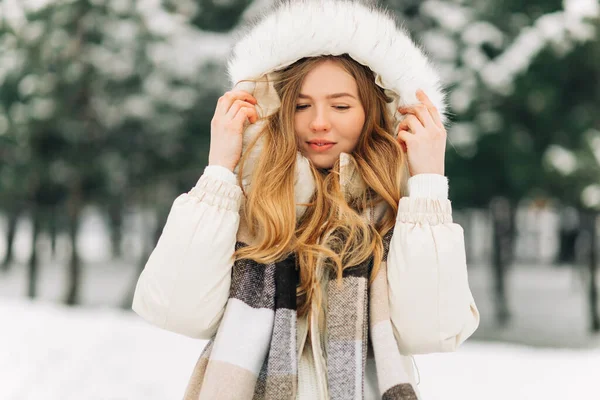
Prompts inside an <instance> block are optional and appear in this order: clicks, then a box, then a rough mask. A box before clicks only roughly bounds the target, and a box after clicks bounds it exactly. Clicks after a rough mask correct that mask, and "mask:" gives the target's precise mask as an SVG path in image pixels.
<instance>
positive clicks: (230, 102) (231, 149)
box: [208, 90, 258, 171]
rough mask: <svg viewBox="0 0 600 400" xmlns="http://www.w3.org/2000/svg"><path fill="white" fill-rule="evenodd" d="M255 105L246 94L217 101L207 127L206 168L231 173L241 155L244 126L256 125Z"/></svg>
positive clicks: (252, 98) (233, 95)
mask: <svg viewBox="0 0 600 400" xmlns="http://www.w3.org/2000/svg"><path fill="white" fill-rule="evenodd" d="M256 103H257V101H256V99H255V98H254V96H252V95H251V94H250V93H248V92H244V91H241V90H236V91H229V92H227V93H225V94H224V95H223V96H221V97H220V98H219V101H218V102H217V107H216V109H215V115H214V116H213V119H212V121H211V123H210V152H209V155H208V165H220V166H223V167H225V168H227V169H229V170H230V171H233V170H234V169H235V167H236V166H237V164H238V162H239V161H240V157H241V155H242V132H243V131H244V127H245V124H246V122H249V123H251V124H253V123H255V122H256V121H258V113H257V112H256V108H255V107H254V106H255V105H256Z"/></svg>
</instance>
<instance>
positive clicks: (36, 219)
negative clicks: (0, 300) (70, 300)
mask: <svg viewBox="0 0 600 400" xmlns="http://www.w3.org/2000/svg"><path fill="white" fill-rule="evenodd" d="M41 218H42V216H41V213H40V211H39V209H38V208H37V206H35V205H34V206H33V210H32V213H31V219H32V225H33V227H32V235H31V255H30V256H29V263H28V269H27V272H28V274H27V275H28V276H27V296H28V297H29V298H31V299H33V298H35V297H36V296H37V281H38V272H39V271H38V270H39V257H38V251H37V239H38V236H39V233H40V225H41Z"/></svg>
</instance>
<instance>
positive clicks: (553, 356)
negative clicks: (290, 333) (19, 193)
mask: <svg viewBox="0 0 600 400" xmlns="http://www.w3.org/2000/svg"><path fill="white" fill-rule="evenodd" d="M0 319H1V320H2V321H5V323H4V324H3V328H2V329H1V330H0V354H2V355H3V356H2V357H0V374H1V375H2V377H3V379H2V382H3V383H2V385H0V398H1V399H5V400H27V399H38V398H43V399H47V400H54V399H56V400H71V399H73V400H75V399H77V400H81V399H86V400H96V399H98V400H100V399H103V400H106V399H115V400H116V399H127V400H135V399H144V400H154V399H156V400H158V399H174V398H181V397H182V394H183V391H184V388H185V385H186V383H187V379H188V377H189V375H190V373H191V371H192V369H193V366H194V364H195V362H196V359H197V357H198V355H199V354H200V352H201V350H202V347H203V346H204V344H205V342H204V341H202V340H196V339H191V338H187V337H184V336H181V335H178V334H174V333H170V332H167V331H163V330H160V329H158V328H155V327H153V326H151V325H149V324H147V323H146V322H144V321H142V320H141V318H139V317H138V316H137V315H135V314H134V313H132V312H126V311H118V310H112V309H108V308H91V307H85V308H66V307H63V306H58V305H54V304H50V303H44V302H29V301H24V300H6V299H4V300H3V301H2V302H0ZM7 322H8V323H7ZM416 361H417V365H418V368H419V373H420V379H421V382H420V385H419V387H420V390H421V392H422V395H423V398H424V399H426V400H453V399H460V400H470V399H473V400H481V399H486V400H496V399H497V400H505V399H511V400H525V399H527V400H532V399H544V400H552V399H557V400H558V399H561V400H562V399H578V400H586V399H590V400H592V399H596V398H597V397H596V396H597V393H598V389H597V385H596V384H595V378H596V374H597V372H598V367H599V366H600V350H598V349H596V350H553V349H534V348H528V347H524V346H515V345H506V344H489V343H487V344H486V343H480V342H476V341H471V342H467V343H466V344H464V345H463V346H462V347H461V348H460V349H459V351H458V352H456V353H448V354H429V355H422V356H417V357H416Z"/></svg>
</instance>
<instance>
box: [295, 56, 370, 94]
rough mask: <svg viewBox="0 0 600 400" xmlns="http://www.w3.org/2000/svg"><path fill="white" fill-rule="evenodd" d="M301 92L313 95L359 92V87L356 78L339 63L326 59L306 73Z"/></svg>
mask: <svg viewBox="0 0 600 400" xmlns="http://www.w3.org/2000/svg"><path fill="white" fill-rule="evenodd" d="M301 92H302V93H303V94H307V95H311V96H313V95H315V96H317V95H327V94H331V93H338V92H349V93H351V94H357V92H358V88H357V86H356V80H355V79H354V78H353V77H352V75H350V74H349V73H348V72H347V71H346V70H345V69H344V68H343V67H342V66H341V65H340V64H339V63H337V62H335V61H331V60H326V61H323V62H320V63H318V64H317V65H315V66H314V67H313V68H312V70H311V71H310V72H309V73H308V74H307V75H306V77H305V78H304V81H303V82H302V88H301ZM309 92H310V93H309Z"/></svg>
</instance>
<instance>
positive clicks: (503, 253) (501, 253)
mask: <svg viewBox="0 0 600 400" xmlns="http://www.w3.org/2000/svg"><path fill="white" fill-rule="evenodd" d="M490 211H491V217H492V232H493V233H492V234H493V243H492V260H491V261H492V263H491V264H492V269H493V274H492V275H493V279H494V302H495V306H496V321H497V323H498V325H500V326H506V325H507V324H508V322H509V320H510V311H509V307H508V301H507V296H506V275H507V270H508V267H509V266H510V263H511V262H512V247H513V246H512V242H513V236H514V230H513V226H512V225H513V222H514V221H513V220H514V212H513V210H512V207H511V204H510V202H509V201H508V200H507V199H505V198H500V197H497V198H494V199H493V200H492V202H491V203H490Z"/></svg>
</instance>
